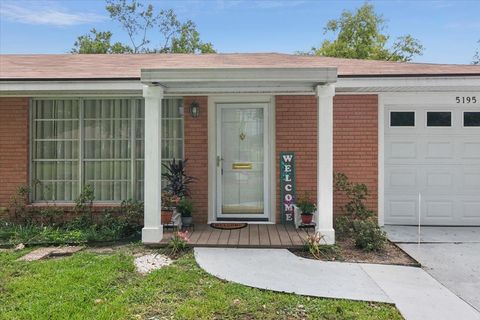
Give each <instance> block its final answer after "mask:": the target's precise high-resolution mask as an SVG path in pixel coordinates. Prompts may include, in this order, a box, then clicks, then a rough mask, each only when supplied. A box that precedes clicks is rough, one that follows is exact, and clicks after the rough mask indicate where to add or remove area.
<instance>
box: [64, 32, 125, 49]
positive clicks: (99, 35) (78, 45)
mask: <svg viewBox="0 0 480 320" xmlns="http://www.w3.org/2000/svg"><path fill="white" fill-rule="evenodd" d="M111 38H112V33H111V32H110V31H106V32H101V31H97V30H96V29H95V28H93V29H92V30H90V34H85V35H83V36H80V37H78V38H77V41H75V44H74V47H73V49H72V50H71V53H131V52H133V50H132V48H130V47H129V46H125V45H123V44H121V43H120V42H115V43H114V44H111V42H110V41H111Z"/></svg>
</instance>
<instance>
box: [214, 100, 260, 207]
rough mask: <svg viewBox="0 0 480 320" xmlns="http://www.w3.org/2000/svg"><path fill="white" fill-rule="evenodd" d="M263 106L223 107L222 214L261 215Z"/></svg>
mask: <svg viewBox="0 0 480 320" xmlns="http://www.w3.org/2000/svg"><path fill="white" fill-rule="evenodd" d="M263 120H264V114H263V109H262V108H237V109H234V108H224V109H222V115H221V137H220V139H221V150H222V158H223V161H222V213H223V214H226V215H228V214H235V215H239V214H241V215H247V216H248V215H249V214H262V213H263V211H264V203H263V199H264V194H263V184H264V179H263V174H264V172H263V161H264V154H263V149H264V146H263V137H264V132H263Z"/></svg>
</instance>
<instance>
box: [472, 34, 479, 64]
mask: <svg viewBox="0 0 480 320" xmlns="http://www.w3.org/2000/svg"><path fill="white" fill-rule="evenodd" d="M477 43H478V44H479V45H480V40H478V41H477ZM472 64H480V47H479V48H477V51H476V52H475V55H474V56H473V60H472Z"/></svg>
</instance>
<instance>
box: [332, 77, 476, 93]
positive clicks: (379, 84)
mask: <svg viewBox="0 0 480 320" xmlns="http://www.w3.org/2000/svg"><path fill="white" fill-rule="evenodd" d="M336 91H337V92H459V91H460V92H478V91H480V76H477V75H472V76H450V77H449V76H439V77H363V78H362V77H358V78H342V77H340V78H338V81H337V84H336Z"/></svg>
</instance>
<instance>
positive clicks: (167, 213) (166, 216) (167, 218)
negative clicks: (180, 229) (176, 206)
mask: <svg viewBox="0 0 480 320" xmlns="http://www.w3.org/2000/svg"><path fill="white" fill-rule="evenodd" d="M172 216H173V211H172V210H162V216H161V220H162V225H163V224H169V223H171V222H172Z"/></svg>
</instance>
